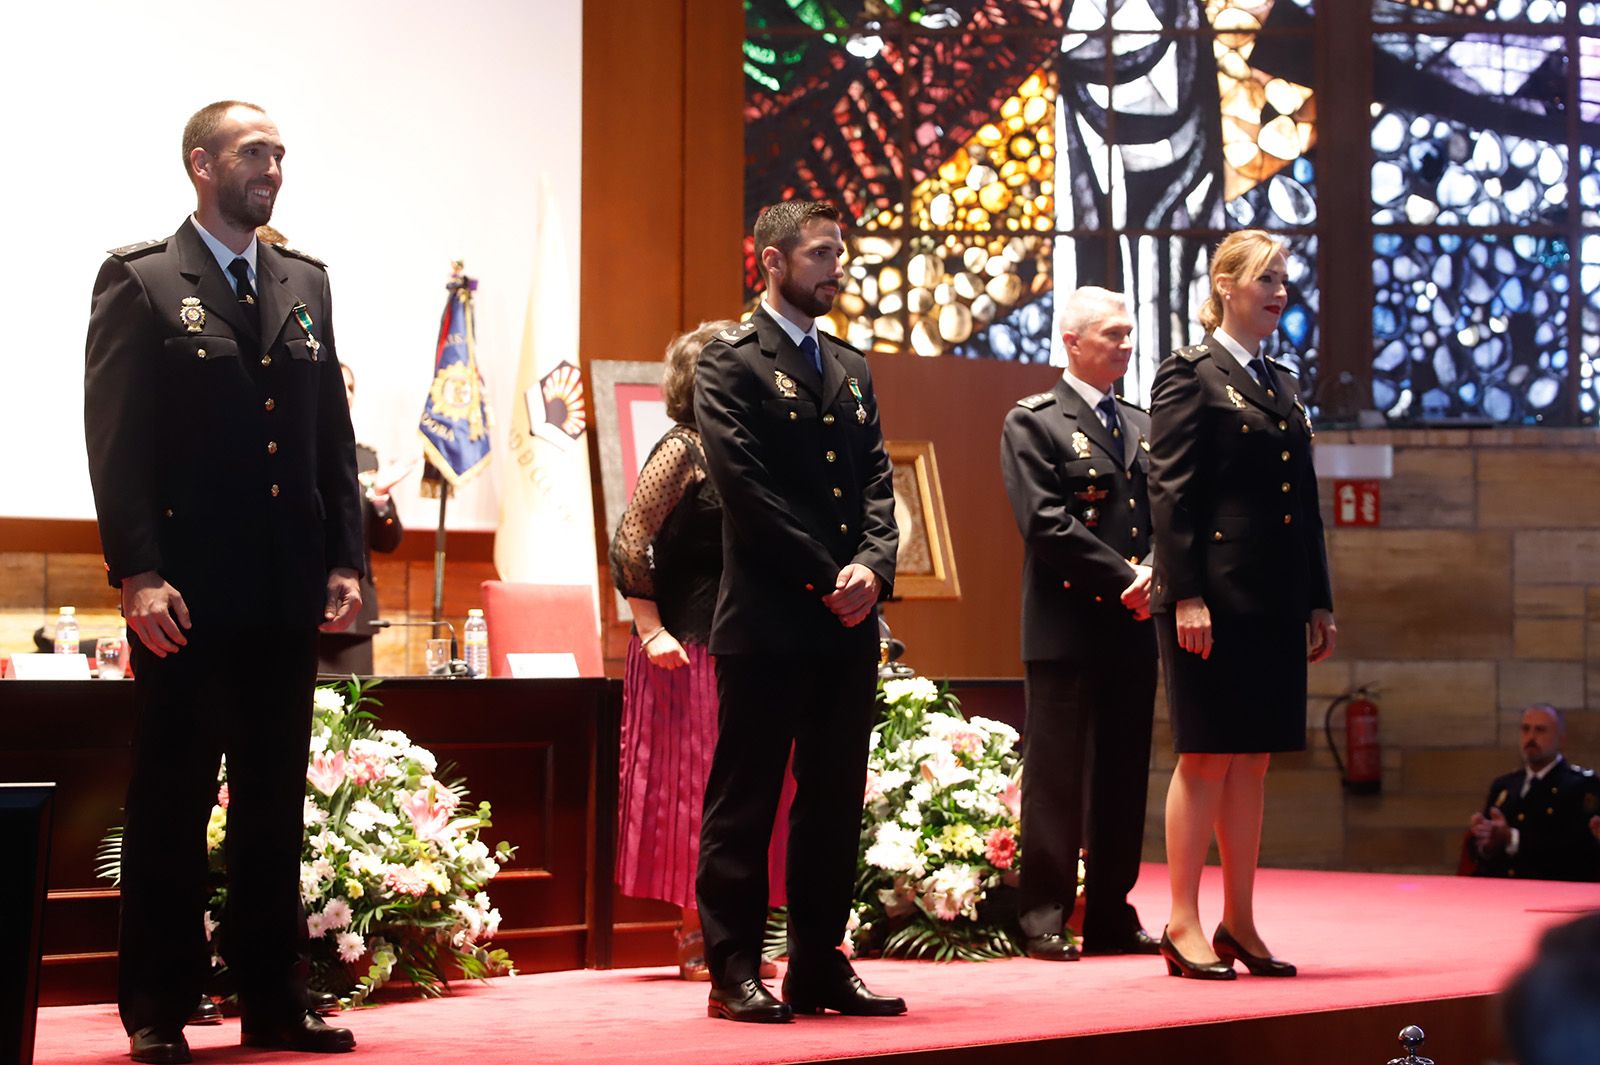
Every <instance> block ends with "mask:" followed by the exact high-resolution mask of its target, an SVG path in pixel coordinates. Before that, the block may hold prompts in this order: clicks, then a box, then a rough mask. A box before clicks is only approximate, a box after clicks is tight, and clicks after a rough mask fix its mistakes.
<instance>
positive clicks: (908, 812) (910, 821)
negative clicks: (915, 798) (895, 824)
mask: <svg viewBox="0 0 1600 1065" xmlns="http://www.w3.org/2000/svg"><path fill="white" fill-rule="evenodd" d="M900 823H901V824H903V825H909V826H911V827H912V828H916V827H917V826H918V825H920V824H922V807H920V806H918V805H916V804H915V803H911V804H909V805H907V806H906V808H905V809H904V810H901V811H900Z"/></svg>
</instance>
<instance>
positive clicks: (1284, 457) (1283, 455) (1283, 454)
mask: <svg viewBox="0 0 1600 1065" xmlns="http://www.w3.org/2000/svg"><path fill="white" fill-rule="evenodd" d="M1278 457H1279V458H1280V459H1282V460H1283V461H1285V462H1288V461H1289V453H1288V452H1287V451H1284V452H1281V453H1280V454H1279V455H1278Z"/></svg>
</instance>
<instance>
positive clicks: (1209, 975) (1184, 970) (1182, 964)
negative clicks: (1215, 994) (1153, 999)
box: [1161, 928, 1239, 980]
mask: <svg viewBox="0 0 1600 1065" xmlns="http://www.w3.org/2000/svg"><path fill="white" fill-rule="evenodd" d="M1161 956H1162V957H1163V958H1165V959H1166V960H1167V975H1168V976H1187V977H1188V978H1189V979H1191V980H1237V979H1238V978H1239V974H1238V973H1236V972H1234V971H1233V966H1232V965H1230V964H1229V963H1228V962H1226V961H1217V962H1208V963H1207V964H1205V965H1196V964H1195V963H1194V962H1192V961H1190V960H1189V959H1188V958H1185V957H1184V956H1183V955H1182V954H1179V953H1178V948H1177V947H1175V946H1174V945H1173V943H1172V937H1171V936H1169V935H1167V930H1166V929H1164V928H1163V929H1162V930H1161Z"/></svg>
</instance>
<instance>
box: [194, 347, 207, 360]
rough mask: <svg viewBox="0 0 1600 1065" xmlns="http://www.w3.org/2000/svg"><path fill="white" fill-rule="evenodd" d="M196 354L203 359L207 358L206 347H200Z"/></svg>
mask: <svg viewBox="0 0 1600 1065" xmlns="http://www.w3.org/2000/svg"><path fill="white" fill-rule="evenodd" d="M195 356H196V357H198V358H202V359H203V358H205V357H206V349H205V348H199V349H198V350H196V351H195Z"/></svg>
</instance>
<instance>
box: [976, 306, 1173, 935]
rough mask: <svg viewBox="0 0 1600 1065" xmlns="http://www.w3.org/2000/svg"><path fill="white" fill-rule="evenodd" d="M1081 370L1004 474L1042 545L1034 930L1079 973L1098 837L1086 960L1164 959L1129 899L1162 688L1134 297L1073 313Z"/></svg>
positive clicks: (1026, 833)
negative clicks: (1134, 385) (1077, 918)
mask: <svg viewBox="0 0 1600 1065" xmlns="http://www.w3.org/2000/svg"><path fill="white" fill-rule="evenodd" d="M1061 339H1062V342H1063V344H1064V345H1065V347H1066V352H1067V369H1066V372H1065V373H1063V374H1062V376H1061V380H1060V381H1058V382H1057V383H1056V386H1055V388H1053V389H1051V390H1050V391H1049V392H1040V393H1038V394H1037V395H1032V396H1027V397H1024V398H1023V399H1021V400H1019V401H1018V402H1017V405H1016V406H1015V407H1013V408H1012V409H1011V411H1010V413H1009V414H1007V415H1006V420H1005V428H1004V429H1003V430H1002V434H1001V448H1000V465H1001V468H1002V470H1003V471H1004V474H1005V482H1006V494H1007V495H1008V496H1010V498H1011V510H1012V512H1013V514H1014V515H1015V516H1016V520H1017V528H1018V529H1019V530H1020V531H1021V532H1022V538H1023V541H1024V543H1025V544H1026V552H1025V555H1024V561H1023V576H1022V657H1023V659H1024V661H1025V663H1026V667H1027V685H1026V696H1027V722H1026V727H1025V728H1024V730H1023V741H1024V744H1023V771H1022V884H1021V898H1020V900H1019V903H1020V906H1021V910H1022V913H1021V921H1022V930H1023V932H1024V934H1025V935H1026V936H1027V943H1026V947H1027V951H1028V954H1029V955H1030V956H1032V957H1035V958H1039V959H1042V960H1046V961H1076V960H1077V958H1078V953H1079V951H1078V947H1077V946H1076V945H1075V944H1073V943H1072V942H1071V940H1070V938H1069V936H1068V934H1067V932H1066V922H1067V920H1068V918H1070V917H1071V916H1072V910H1073V906H1074V904H1075V903H1076V901H1077V886H1078V848H1079V845H1080V843H1081V842H1082V840H1083V838H1084V828H1085V821H1087V828H1088V858H1087V859H1086V866H1085V876H1084V896H1085V905H1086V909H1085V913H1084V921H1083V938H1084V950H1085V951H1086V952H1088V953H1098V954H1130V953H1132V954H1154V953H1156V952H1157V949H1158V946H1157V944H1156V942H1155V940H1153V939H1152V938H1151V937H1150V935H1149V934H1148V933H1146V932H1145V930H1144V929H1143V928H1141V927H1140V926H1139V917H1138V914H1136V913H1135V912H1134V910H1133V907H1132V906H1130V905H1128V901H1127V896H1128V892H1129V891H1131V890H1132V889H1133V885H1134V881H1135V880H1137V879H1138V876H1139V853H1140V849H1141V846H1142V844H1143V841H1144V806H1145V791H1146V787H1147V784H1148V781H1149V763H1150V723H1151V716H1152V714H1153V707H1154V701H1155V690H1156V669H1155V667H1156V645H1155V632H1154V630H1153V627H1152V625H1151V623H1150V612H1149V609H1148V608H1149V603H1150V575H1151V561H1150V558H1149V555H1150V500H1149V497H1148V496H1147V494H1146V491H1145V474H1146V470H1147V469H1148V464H1149V452H1148V449H1149V444H1148V443H1146V440H1147V438H1148V437H1149V433H1150V417H1149V415H1147V414H1146V413H1145V412H1144V411H1142V410H1140V409H1139V408H1138V407H1136V406H1134V405H1133V404H1131V403H1128V402H1126V401H1125V400H1121V399H1120V398H1118V397H1116V396H1114V395H1113V394H1112V391H1111V390H1112V389H1113V388H1114V387H1115V386H1116V383H1117V382H1118V381H1119V380H1120V379H1121V378H1122V375H1123V374H1124V373H1125V372H1126V371H1127V369H1128V359H1129V357H1130V356H1131V355H1132V354H1133V319H1132V318H1131V317H1130V316H1129V314H1128V309H1127V306H1126V304H1125V303H1124V301H1123V297H1122V296H1121V295H1120V294H1119V293H1116V292H1109V291H1107V290H1105V289H1102V288H1081V289H1078V290H1077V291H1076V292H1074V293H1073V294H1072V296H1071V297H1070V298H1069V299H1068V300H1067V302H1066V304H1065V306H1064V307H1063V309H1062V314H1061Z"/></svg>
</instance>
